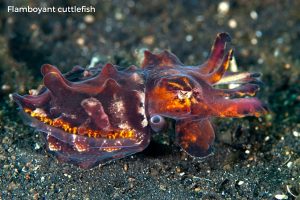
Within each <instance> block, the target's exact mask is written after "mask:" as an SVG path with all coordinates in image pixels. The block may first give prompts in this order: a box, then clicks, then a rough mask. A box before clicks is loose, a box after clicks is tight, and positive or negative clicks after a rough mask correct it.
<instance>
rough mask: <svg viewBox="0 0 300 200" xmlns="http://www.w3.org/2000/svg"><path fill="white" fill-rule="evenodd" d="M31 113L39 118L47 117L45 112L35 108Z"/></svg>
mask: <svg viewBox="0 0 300 200" xmlns="http://www.w3.org/2000/svg"><path fill="white" fill-rule="evenodd" d="M33 113H36V114H38V115H39V116H41V117H47V114H46V112H45V111H44V110H43V109H42V108H36V109H35V110H34V111H33Z"/></svg>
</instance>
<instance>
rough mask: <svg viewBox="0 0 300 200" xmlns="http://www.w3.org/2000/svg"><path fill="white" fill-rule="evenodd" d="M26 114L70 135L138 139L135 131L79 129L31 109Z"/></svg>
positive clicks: (27, 109)
mask: <svg viewBox="0 0 300 200" xmlns="http://www.w3.org/2000/svg"><path fill="white" fill-rule="evenodd" d="M24 112H26V113H27V114H29V115H30V116H31V117H33V118H35V119H37V120H39V121H41V122H43V123H45V124H48V125H50V126H53V127H56V128H59V129H62V130H64V131H65V132H66V133H70V134H79V135H86V136H88V137H94V138H99V137H101V138H107V139H124V138H127V139H130V138H132V139H134V138H135V137H136V135H135V132H134V130H133V129H125V130H116V131H100V130H92V129H89V128H83V129H82V128H80V129H79V127H76V126H72V125H71V124H70V123H68V122H65V121H63V120H62V119H54V120H52V119H50V118H49V117H47V116H45V114H44V113H39V112H35V111H33V110H31V109H29V108H24ZM79 130H80V133H79Z"/></svg>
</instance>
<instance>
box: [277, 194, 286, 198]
mask: <svg viewBox="0 0 300 200" xmlns="http://www.w3.org/2000/svg"><path fill="white" fill-rule="evenodd" d="M275 198H276V199H288V196H287V195H285V194H276V195H275Z"/></svg>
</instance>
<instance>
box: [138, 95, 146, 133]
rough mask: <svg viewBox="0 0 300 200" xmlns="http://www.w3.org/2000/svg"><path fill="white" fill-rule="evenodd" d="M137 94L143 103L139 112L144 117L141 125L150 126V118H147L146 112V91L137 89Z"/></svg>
mask: <svg viewBox="0 0 300 200" xmlns="http://www.w3.org/2000/svg"><path fill="white" fill-rule="evenodd" d="M137 95H138V98H139V100H140V103H141V104H142V105H143V106H141V107H139V108H138V113H139V114H141V115H142V116H143V117H144V119H143V121H142V123H141V125H142V126H143V127H146V126H148V120H147V117H146V113H145V92H140V91H137Z"/></svg>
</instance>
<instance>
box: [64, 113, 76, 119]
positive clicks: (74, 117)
mask: <svg viewBox="0 0 300 200" xmlns="http://www.w3.org/2000/svg"><path fill="white" fill-rule="evenodd" d="M61 115H62V116H64V117H66V118H70V119H77V116H76V115H74V114H67V113H61Z"/></svg>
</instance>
